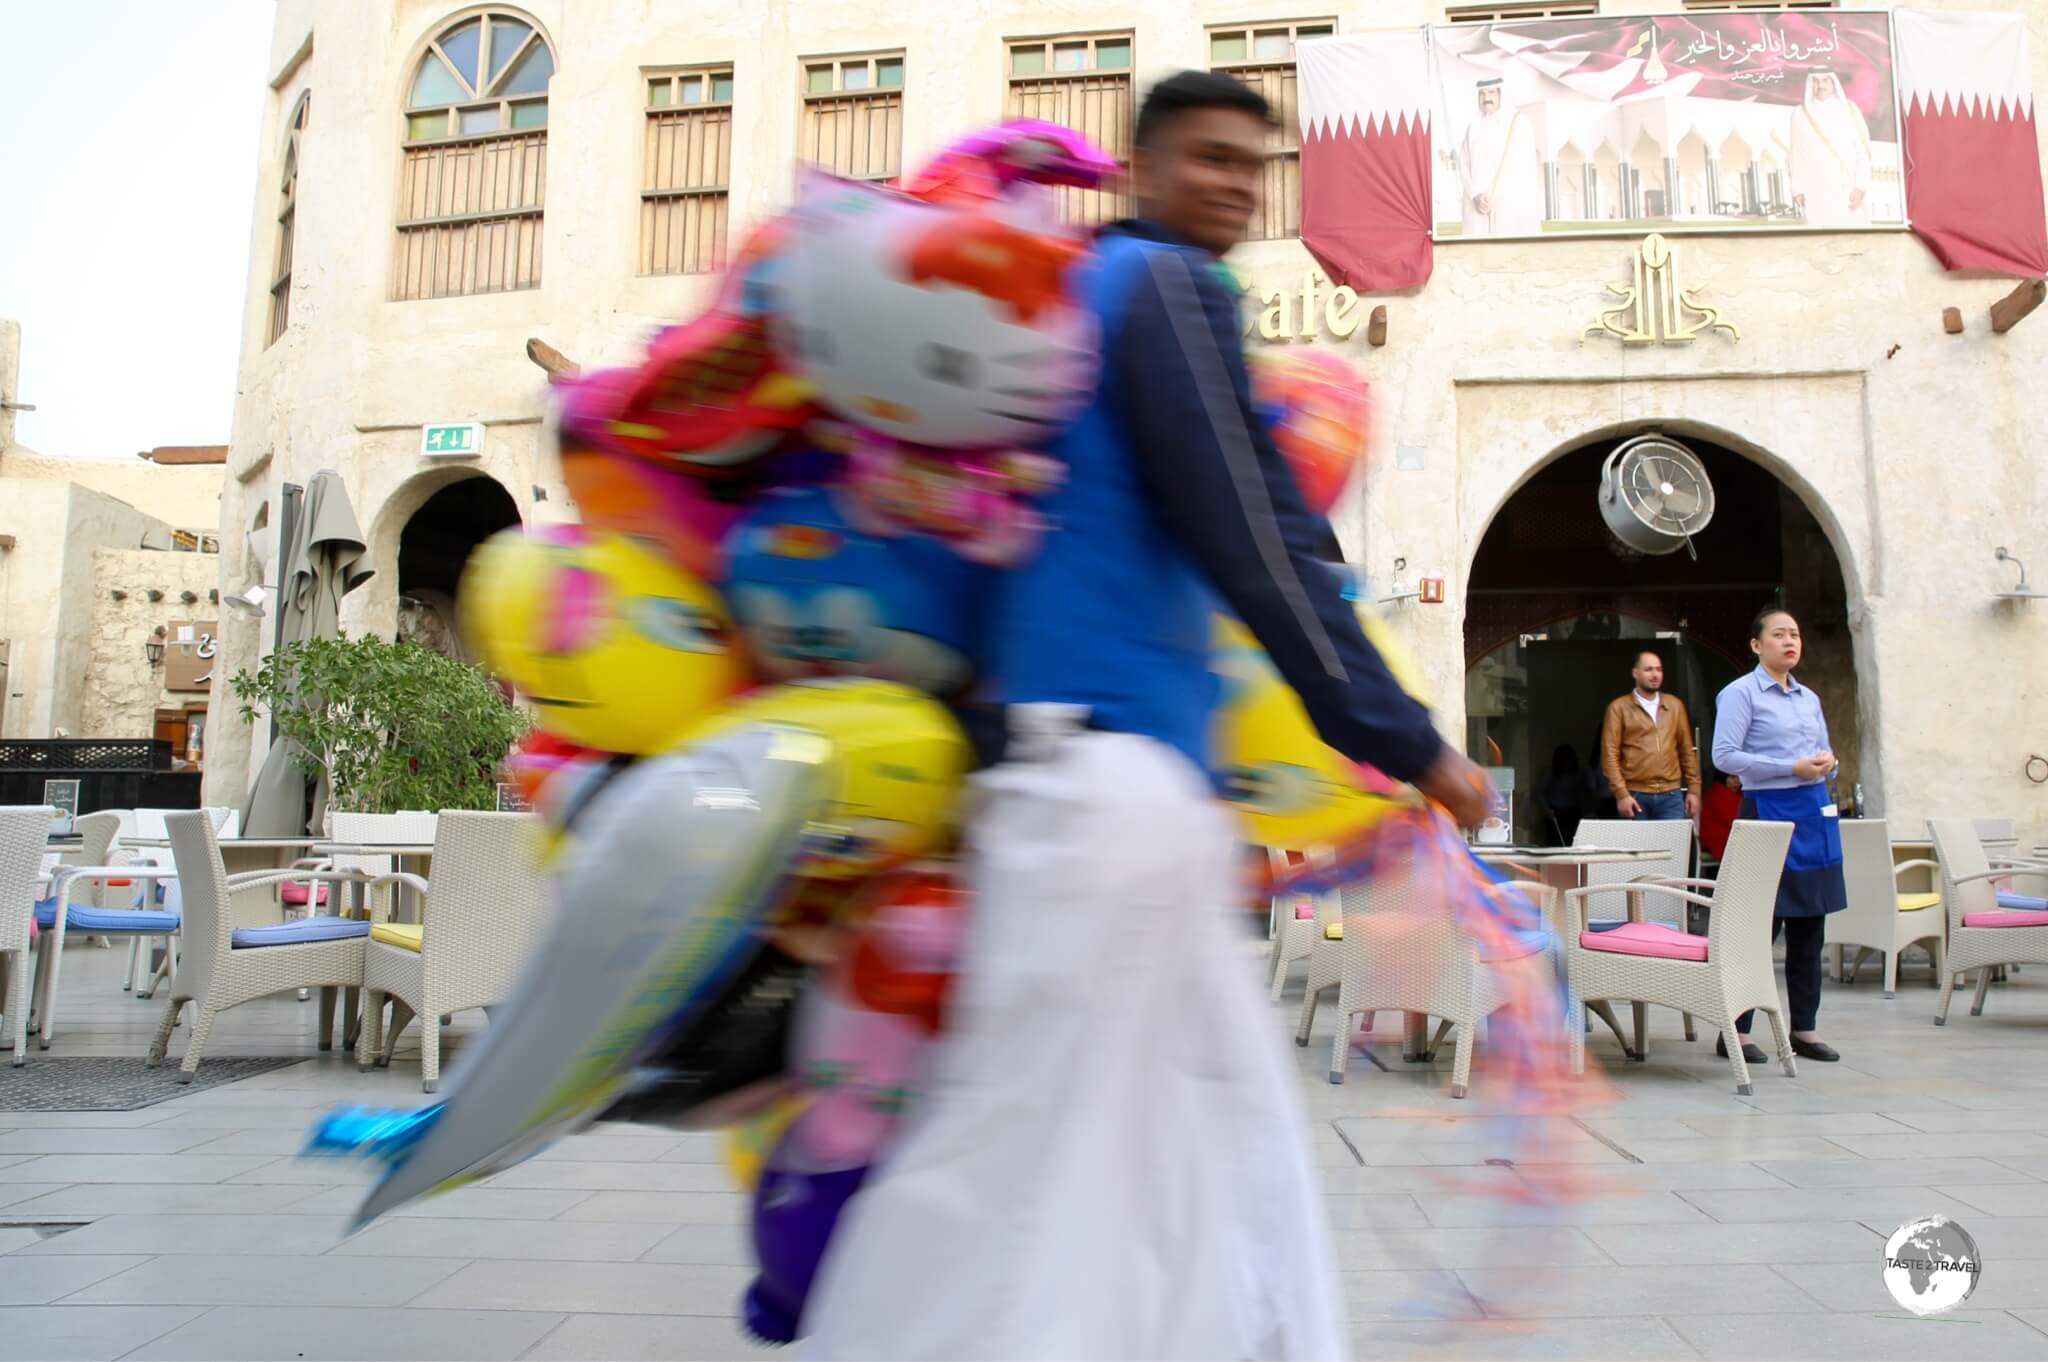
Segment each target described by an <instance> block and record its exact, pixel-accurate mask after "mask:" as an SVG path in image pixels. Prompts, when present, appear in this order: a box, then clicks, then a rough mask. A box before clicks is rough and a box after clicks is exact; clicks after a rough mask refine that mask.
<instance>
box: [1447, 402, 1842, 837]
mask: <svg viewBox="0 0 2048 1362" xmlns="http://www.w3.org/2000/svg"><path fill="white" fill-rule="evenodd" d="M1639 433H1641V432H1640V431H1631V432H1628V434H1627V435H1620V436H1616V437H1614V438H1612V439H1606V440H1601V441H1599V442H1596V443H1593V444H1589V445H1586V446H1582V447H1581V448H1578V449H1575V450H1572V451H1570V452H1568V453H1566V454H1563V455H1560V456H1559V457H1558V458H1556V459H1555V460H1553V461H1552V462H1551V463H1550V464H1548V465H1546V466H1545V467H1544V468H1543V469H1541V470H1540V471H1539V472H1537V473H1536V474H1535V475H1534V476H1533V477H1532V478H1530V480H1529V481H1528V482H1527V483H1526V484H1524V485H1523V487H1522V488H1521V489H1520V490H1519V491H1517V492H1516V493H1515V494H1514V495H1513V496H1512V497H1510V498H1509V499H1508V501H1507V502H1506V504H1505V505H1503V506H1502V507H1501V510H1500V512H1499V513H1498V514H1497V515H1496V516H1495V517H1494V520H1493V523H1492V524H1491V525H1490V526H1489V527H1488V528H1487V532H1486V537H1485V538H1484V539H1483V540H1482V541H1481V543H1480V546H1479V552H1478V554H1477V555H1476V556H1475V558H1474V560H1473V565H1472V572H1471V576H1470V585H1469V588H1468V594H1467V597H1466V603H1465V664H1466V677H1465V708H1466V715H1467V719H1466V723H1467V734H1466V738H1467V742H1466V746H1467V750H1468V751H1469V752H1470V753H1471V755H1472V756H1473V757H1474V758H1475V759H1476V760H1480V761H1493V760H1495V758H1494V757H1493V756H1492V754H1491V752H1490V750H1489V749H1490V748H1497V749H1498V751H1499V754H1500V755H1499V758H1498V760H1499V761H1500V762H1501V763H1502V764H1505V765H1508V766H1512V767H1513V768H1514V770H1515V788H1516V791H1517V795H1516V804H1517V808H1516V830H1515V832H1516V837H1517V840H1524V841H1528V842H1531V843H1537V844H1543V843H1552V842H1557V841H1561V840H1568V838H1569V832H1570V827H1571V823H1572V819H1571V817H1570V815H1571V814H1572V813H1573V812H1576V813H1578V814H1580V815H1582V816H1589V817H1590V816H1609V817H1611V816H1612V814H1613V807H1612V799H1611V796H1610V795H1609V792H1608V791H1607V789H1606V785H1605V782H1604V781H1601V780H1599V779H1598V778H1597V770H1598V765H1599V748H1598V738H1599V730H1600V718H1601V714H1602V712H1603V710H1604V709H1605V707H1606V705H1607V702H1608V701H1609V700H1612V699H1613V698H1614V697H1615V696H1617V695H1621V694H1623V693H1625V692H1626V691H1627V690H1628V689H1629V686H1630V679H1629V668H1630V667H1631V665H1633V663H1634V660H1635V655H1636V653H1637V652H1638V651H1640V650H1642V649H1645V648H1648V649H1652V650H1654V651H1656V652H1657V653H1658V654H1659V655H1660V656H1661V657H1662V658H1663V660H1664V668H1665V689H1666V691H1667V692H1668V693H1670V694H1672V695H1675V696H1677V697H1678V698H1679V699H1681V700H1683V701H1684V702H1685V704H1686V707H1687V708H1688V709H1689V710H1690V711H1691V714H1692V720H1693V725H1694V728H1695V730H1696V732H1697V741H1698V743H1699V748H1700V754H1701V758H1702V763H1703V765H1708V766H1710V765H1711V755H1710V754H1711V749H1712V745H1713V725H1714V697H1715V695H1716V694H1717V693H1718V692H1719V691H1720V689H1721V688H1722V687H1723V686H1724V685H1726V684H1727V683H1728V682H1729V681H1731V680H1733V679H1734V678H1735V677H1736V676H1737V675H1738V674H1740V673H1742V672H1745V671H1748V670H1749V669H1750V667H1751V666H1753V665H1754V663H1753V660H1752V658H1751V655H1750V652H1749V641H1748V639H1749V630H1748V626H1749V620H1750V617H1751V616H1752V615H1753V614H1755V612H1756V610H1757V609H1758V607H1760V606H1762V605H1763V604H1765V603H1766V602H1769V601H1782V602H1783V603H1784V604H1785V605H1786V606H1787V608H1789V609H1791V610H1793V611H1795V612H1796V613H1797V614H1798V615H1799V617H1800V623H1801V627H1802V630H1803V632H1804V633H1805V635H1806V640H1807V659H1806V663H1805V665H1804V666H1802V668H1801V679H1802V680H1803V681H1806V682H1808V683H1809V684H1812V685H1814V686H1815V687H1816V688H1817V689H1818V690H1819V692H1820V695H1821V698H1822V701H1823V702H1824V704H1825V705H1826V708H1827V716H1828V723H1829V727H1830V730H1831V736H1832V738H1833V741H1834V750H1835V751H1836V752H1837V753H1839V754H1840V755H1841V756H1842V758H1843V762H1844V768H1843V774H1842V776H1841V777H1840V779H1839V781H1838V785H1839V788H1840V789H1841V791H1842V792H1843V793H1845V794H1846V792H1847V791H1848V790H1849V789H1850V788H1851V787H1852V785H1853V783H1854V782H1855V780H1856V772H1855V763H1856V751H1857V741H1856V734H1857V722H1856V693H1855V671H1854V666H1853V663H1852V661H1851V651H1850V637H1849V630H1848V611H1847V606H1846V602H1845V598H1844V591H1843V585H1842V573H1841V566H1840V564H1839V562H1838V561H1837V559H1836V557H1835V553H1834V550H1833V548H1832V547H1831V546H1830V545H1829V543H1828V541H1827V539H1826V536H1825V535H1824V533H1823V532H1822V531H1821V528H1820V526H1819V524H1818V522H1816V521H1815V519H1814V517H1813V514H1812V513H1811V512H1810V511H1809V510H1808V509H1807V508H1806V506H1805V504H1804V503H1803V502H1802V501H1801V500H1800V499H1799V497H1798V496H1797V495H1796V494H1795V493H1794V492H1792V491H1791V489H1789V488H1787V487H1786V486H1785V485H1784V484H1782V483H1781V482H1779V481H1778V479H1776V478H1775V477H1773V476H1772V475H1771V474H1770V473H1769V472H1767V471H1766V470H1765V469H1763V468H1761V467H1759V466H1758V465H1757V464H1755V463H1752V462H1751V461H1750V460H1748V459H1746V458H1744V457H1742V456H1741V455H1739V454H1736V453H1734V452H1733V451H1731V450H1728V449H1725V448H1722V447H1720V446H1717V445H1714V444H1712V443H1710V442H1707V441H1704V440H1701V439H1698V438H1695V437H1692V436H1685V437H1681V438H1682V442H1683V443H1684V444H1685V445H1686V446H1687V447H1688V448H1690V449H1692V450H1693V451H1694V452H1695V453H1696V454H1698V455H1699V457H1700V460H1701V462H1702V463H1703V464H1704V465H1705V467H1706V470H1707V474H1708V477H1709V478H1710V479H1711V480H1712V482H1713V484H1714V490H1715V496H1716V500H1717V509H1716V511H1715V515H1714V520H1713V523H1712V524H1710V525H1709V526H1708V527H1707V528H1706V530H1705V531H1704V532H1703V533H1701V534H1700V535H1699V536H1698V537H1697V538H1696V540H1695V548H1696V549H1697V550H1698V553H1699V557H1698V559H1697V560H1696V561H1695V560H1694V559H1692V558H1689V557H1688V556H1687V555H1686V554H1685V553H1684V552H1683V551H1682V550H1681V551H1680V552H1678V553H1674V554H1668V555H1661V556H1646V555H1643V554H1640V553H1638V552H1636V551H1635V550H1633V549H1630V548H1628V547H1627V546H1626V545H1624V544H1623V543H1622V542H1621V541H1620V540H1618V539H1616V538H1615V537H1614V535H1613V534H1612V533H1611V532H1610V531H1609V530H1608V528H1607V526H1606V524H1605V523H1604V522H1603V521H1602V520H1601V518H1600V512H1599V507H1598V504H1597V501H1596V494H1597V491H1598V488H1599V482H1600V468H1601V464H1602V463H1603V462H1604V461H1605V460H1606V457H1607V455H1608V454H1609V453H1611V452H1612V451H1613V449H1614V447H1615V445H1616V444H1618V443H1619V442H1620V441H1621V440H1622V439H1625V438H1628V437H1629V436H1632V435H1635V434H1639ZM1567 751H1568V752H1569V756H1568V757H1567V756H1566V752H1567ZM1567 766H1576V768H1577V770H1578V772H1579V776H1578V782H1579V788H1580V790H1581V796H1582V797H1581V798H1580V799H1579V801H1578V802H1577V804H1576V805H1573V804H1572V803H1571V801H1570V800H1569V799H1567V798H1566V797H1565V796H1566V792H1567V791H1568V790H1569V788H1570V781H1569V777H1565V776H1562V774H1561V773H1562V772H1563V770H1564V768H1566V767H1567ZM1554 773H1559V775H1560V778H1558V779H1555V780H1554V779H1553V776H1554ZM1546 795H1548V796H1550V797H1549V798H1548V799H1546ZM1553 806H1555V807H1553Z"/></svg>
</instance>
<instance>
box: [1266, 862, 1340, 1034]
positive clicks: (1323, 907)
mask: <svg viewBox="0 0 2048 1362" xmlns="http://www.w3.org/2000/svg"><path fill="white" fill-rule="evenodd" d="M1266 855H1267V856H1269V857H1271V858H1272V863H1273V873H1274V874H1275V875H1284V874H1285V873H1287V871H1288V870H1290V869H1292V868H1293V865H1292V862H1290V861H1289V859H1288V856H1289V853H1287V852H1285V851H1282V850H1280V849H1279V848H1277V847H1268V848H1267V849H1266ZM1303 897H1304V896H1303V895H1300V894H1279V895H1275V897H1274V912H1275V913H1276V915H1277V916H1278V919H1279V930H1277V931H1276V932H1274V934H1273V978H1272V987H1271V989H1270V990H1269V993H1270V996H1271V999H1272V1001H1274V1002H1276V1003H1277V1002H1279V1001H1280V995H1281V994H1282V993H1283V992H1285V991H1286V988H1287V972H1288V970H1289V969H1290V968H1291V967H1292V966H1293V964H1294V962H1295V961H1297V960H1312V958H1313V956H1314V954H1315V948H1316V943H1317V942H1319V941H1324V940H1328V939H1329V937H1328V936H1327V933H1328V932H1329V929H1330V926H1331V924H1332V923H1336V922H1341V921H1342V920H1343V917H1342V913H1341V910H1340V909H1339V908H1338V907H1337V902H1336V899H1335V897H1334V896H1328V895H1326V896H1323V899H1318V900H1317V901H1316V905H1315V915H1314V916H1313V917H1302V916H1300V915H1299V914H1298V913H1297V912H1296V911H1295V908H1296V904H1297V903H1298V902H1299V901H1300V900H1301V899H1302V898H1303ZM1324 899H1327V902H1325V901H1324ZM1309 973H1310V975H1311V976H1313V975H1314V973H1315V966H1314V965H1313V963H1311V965H1310V967H1309ZM1325 982H1326V983H1327V982H1329V981H1328V980H1325ZM1311 987H1313V985H1311Z"/></svg>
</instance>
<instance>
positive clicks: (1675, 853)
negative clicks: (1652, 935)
mask: <svg viewBox="0 0 2048 1362" xmlns="http://www.w3.org/2000/svg"><path fill="white" fill-rule="evenodd" d="M1692 841H1693V825H1692V820H1691V819H1686V818H1672V819H1649V818H1589V819H1586V820H1585V821H1584V822H1582V823H1580V824H1579V830H1578V832H1577V833H1576V834H1574V835H1573V837H1572V845H1573V846H1575V847H1614V848H1616V849H1617V850H1622V851H1661V852H1663V853H1664V854H1663V855H1662V856H1660V857H1658V858H1657V859H1655V860H1641V861H1619V862H1614V863H1611V864H1607V865H1589V866H1587V867H1586V887H1587V888H1588V889H1597V888H1605V889H1606V891H1607V892H1605V893H1601V894H1595V895H1594V896H1593V897H1592V898H1591V900H1590V901H1589V903H1588V905H1587V907H1586V915H1587V917H1588V918H1590V919H1591V920H1593V921H1596V922H1598V921H1616V920H1619V919H1624V918H1627V917H1628V914H1629V909H1628V896H1627V895H1626V894H1625V893H1623V892H1622V891H1621V890H1620V889H1618V888H1615V887H1613V886H1618V885H1621V884H1625V883H1627V882H1628V881H1630V880H1682V879H1686V878H1688V877H1690V876H1691V874H1692ZM1644 918H1645V920H1646V921H1650V922H1662V923H1664V924H1666V925H1667V926H1671V927H1677V928H1678V929H1680V930H1681V931H1682V930H1684V928H1685V905H1684V904H1682V903H1678V902H1677V901H1676V900H1673V901H1671V902H1669V903H1659V904H1656V905H1654V907H1653V908H1649V909H1645V910H1644Z"/></svg>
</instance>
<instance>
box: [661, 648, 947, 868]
mask: <svg viewBox="0 0 2048 1362" xmlns="http://www.w3.org/2000/svg"><path fill="white" fill-rule="evenodd" d="M761 723H765V724H777V725H782V726H784V727H788V728H792V729H796V730H799V731H802V732H807V733H812V734H816V735H817V736H819V737H821V738H823V739H825V740H826V742H827V743H829V744H830V746H831V750H832V760H833V761H834V764H835V765H836V767H837V769H838V782H839V784H838V790H837V793H836V796H835V797H834V799H833V800H832V802H831V803H830V804H828V805H827V806H826V807H824V808H822V809H820V810H818V811H817V812H816V813H815V814H814V815H813V816H812V818H811V822H810V826H809V827H808V828H807V829H806V833H807V835H806V838H805V842H806V844H807V845H806V849H805V852H804V855H803V857H802V859H801V860H800V861H799V862H798V864H797V866H796V871H797V873H798V874H800V875H805V876H808V877H810V878H813V879H832V880H844V879H858V878H860V877H861V876H863V875H866V874H868V873H870V872H871V871H873V870H876V869H878V868H879V867H882V866H885V865H890V864H893V863H895V862H897V861H900V860H905V859H908V858H910V857H913V856H920V855H923V854H924V853H926V852H928V851H931V850H933V849H934V848H936V847H937V846H938V845H939V843H940V842H941V841H942V840H943V839H944V838H945V837H946V835H947V834H948V833H949V832H950V831H951V829H952V826H953V820H954V818H955V817H956V816H957V812H958V805H959V799H960V791H961V788H962V782H963V780H964V779H965V776H966V773H967V765H968V758H969V751H968V746H967V739H966V737H965V736H964V735H963V734H962V733H961V731H960V725H959V724H958V723H956V722H955V721H954V719H953V716H952V714H951V713H950V712H949V711H948V710H947V709H946V707H945V706H944V705H942V704H940V703H939V702H938V701H936V700H934V699H932V698H931V697H930V696H929V695H926V694H925V693H924V692H923V691H920V690H914V689H912V688H911V687H909V686H905V685H899V684H897V683H896V682H893V681H875V680H869V679H867V678H864V677H842V678H834V679H827V680H817V681H793V682H790V683H788V684H787V685H780V686H768V687H765V688H763V689H761V690H757V691H754V692H752V693H750V694H748V695H746V696H744V697H742V698H741V699H740V700H738V701H737V702H736V703H734V704H732V705H730V706H728V707H727V708H725V709H723V710H721V711H719V712H718V713H717V714H715V715H713V716H712V717H710V718H709V719H706V720H705V721H703V723H702V724H700V725H698V726H697V727H696V728H693V729H692V730H691V731H690V732H689V734H688V735H687V736H686V741H688V742H697V741H700V740H702V739H704V738H707V737H710V736H712V735H713V734H716V733H720V732H724V731H726V730H728V729H730V728H733V727H736V726H738V725H741V724H761Z"/></svg>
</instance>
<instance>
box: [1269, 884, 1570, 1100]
mask: <svg viewBox="0 0 2048 1362" xmlns="http://www.w3.org/2000/svg"><path fill="white" fill-rule="evenodd" d="M1493 887H1494V889H1496V890H1497V891H1505V890H1510V889H1518V890H1522V891H1525V892H1527V893H1529V894H1531V895H1532V896H1534V897H1535V899H1536V901H1537V903H1538V905H1539V906H1541V907H1542V908H1543V910H1544V915H1545V917H1546V918H1547V917H1548V916H1549V913H1550V907H1551V896H1552V895H1554V894H1555V893H1556V892H1557V891H1556V890H1554V889H1553V888H1551V887H1550V886H1549V885H1545V884H1537V883H1534V882H1516V883H1513V884H1510V885H1497V886H1493ZM1424 894H1427V895H1429V898H1428V901H1422V896H1423V895H1424ZM1331 897H1338V898H1340V899H1341V901H1342V905H1343V919H1342V921H1343V924H1344V933H1343V937H1342V939H1341V941H1338V942H1334V943H1332V945H1333V946H1334V947H1335V948H1336V949H1335V950H1332V951H1324V952H1322V953H1320V954H1318V955H1314V956H1311V957H1310V975H1309V988H1308V992H1307V993H1306V994H1304V995H1303V997H1302V1003H1301V1021H1300V1024H1299V1025H1298V1026H1296V1028H1295V1032H1294V1042H1295V1044H1297V1045H1307V1044H1308V1042H1309V1033H1310V1031H1311V1030H1312V1029H1313V1027H1314V1025H1315V1015H1316V1002H1317V995H1318V993H1319V992H1320V987H1319V983H1320V980H1321V975H1320V974H1318V973H1317V972H1316V961H1317V960H1331V959H1335V960H1337V961H1339V962H1341V965H1342V972H1341V974H1340V975H1339V976H1338V977H1337V978H1335V979H1333V980H1330V981H1329V982H1332V983H1335V984H1336V985H1337V1020H1336V1033H1335V1035H1333V1036H1332V1037H1331V1041H1330V1081H1331V1082H1332V1083H1342V1082H1343V1081H1344V1073H1345V1069H1346V1067H1347V1065H1348V1063H1349V1058H1350V1045H1351V1019H1352V1018H1353V1017H1355V1016H1357V1015H1359V1014H1360V1013H1363V1014H1365V1017H1366V1020H1367V1025H1368V1026H1370V1024H1371V1019H1372V1014H1373V1013H1375V1012H1401V1013H1404V1014H1406V1015H1407V1016H1408V1017H1409V1018H1414V1019H1427V1018H1429V1017H1438V1018H1441V1019H1442V1023H1443V1024H1442V1026H1441V1027H1440V1028H1439V1029H1438V1031H1437V1035H1436V1039H1435V1040H1434V1041H1428V1042H1427V1043H1426V1044H1425V1043H1424V1042H1425V1036H1424V1035H1423V1034H1422V1033H1421V1031H1422V1029H1421V1028H1417V1027H1416V1026H1413V1025H1410V1026H1409V1027H1408V1029H1407V1031H1406V1033H1405V1034H1406V1036H1407V1041H1406V1045H1407V1049H1406V1055H1407V1057H1408V1058H1410V1059H1430V1058H1433V1057H1434V1056H1435V1054H1436V1047H1437V1045H1438V1044H1440V1043H1441V1042H1442V1041H1443V1038H1444V1035H1445V1032H1446V1031H1455V1032H1456V1033H1457V1053H1456V1056H1455V1058H1454V1059H1453V1060H1452V1064H1451V1096H1452V1097H1463V1096H1464V1095H1465V1093H1466V1090H1467V1088H1468V1087H1469V1085H1470V1082H1471V1076H1472V1050H1473V1045H1474V1042H1475V1039H1476V1036H1475V1033H1476V1031H1477V1030H1478V1028H1479V1025H1480V1023H1481V1022H1483V1021H1484V1020H1485V1019H1486V1017H1488V1016H1489V1015H1491V1014H1492V1013H1493V1012H1494V1011H1495V1010H1496V1009H1498V1008H1499V1007H1500V1005H1501V1003H1502V1002H1503V1001H1504V1000H1505V998H1506V996H1507V993H1508V989H1507V984H1506V979H1505V976H1506V974H1507V973H1508V972H1511V971H1517V970H1540V971H1542V972H1543V973H1544V974H1545V975H1546V976H1548V975H1550V974H1551V972H1552V971H1553V970H1554V968H1555V966H1554V964H1553V963H1552V960H1551V957H1550V953H1549V952H1548V951H1536V952H1533V953H1532V954H1530V955H1528V956H1524V957H1522V958H1520V959H1515V960H1505V961H1494V962H1489V961H1482V960H1481V959H1480V958H1479V952H1478V949H1477V947H1476V946H1475V945H1474V943H1473V941H1472V938H1471V937H1470V936H1469V935H1467V934H1466V933H1465V932H1464V931H1462V930H1460V928H1459V927H1458V923H1457V920H1456V918H1455V916H1454V915H1453V914H1452V912H1451V911H1450V909H1449V907H1448V906H1447V905H1445V904H1443V903H1441V902H1438V901H1436V899H1435V898H1434V889H1433V888H1425V887H1423V886H1418V885H1417V884H1416V882H1415V881H1414V880H1413V879H1412V878H1410V877H1409V876H1408V875H1406V874H1402V873H1400V872H1389V873H1386V874H1381V875H1375V876H1372V877H1369V878H1367V879H1366V880H1364V881H1362V882H1360V883H1357V884H1351V885H1347V886H1345V888H1344V889H1343V890H1341V891H1340V893H1339V894H1338V895H1334V896H1331ZM1394 939H1398V941H1399V943H1400V948H1399V949H1398V950H1388V949H1386V946H1387V944H1388V942H1389V941H1390V940H1394Z"/></svg>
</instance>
